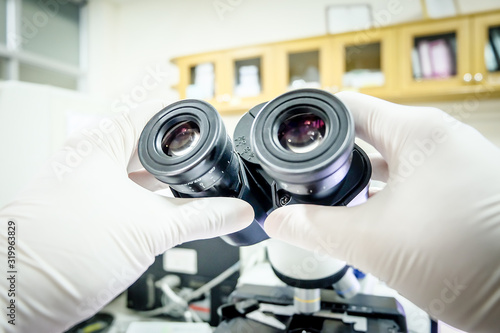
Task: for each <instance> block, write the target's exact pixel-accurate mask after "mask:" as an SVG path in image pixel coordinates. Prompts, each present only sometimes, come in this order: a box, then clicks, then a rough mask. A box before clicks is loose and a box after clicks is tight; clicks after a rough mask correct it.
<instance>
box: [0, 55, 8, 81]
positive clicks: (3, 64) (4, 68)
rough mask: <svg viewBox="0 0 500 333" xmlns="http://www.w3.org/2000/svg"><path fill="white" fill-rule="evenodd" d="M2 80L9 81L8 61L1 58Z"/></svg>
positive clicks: (0, 70)
mask: <svg viewBox="0 0 500 333" xmlns="http://www.w3.org/2000/svg"><path fill="white" fill-rule="evenodd" d="M0 80H7V59H5V58H1V57H0Z"/></svg>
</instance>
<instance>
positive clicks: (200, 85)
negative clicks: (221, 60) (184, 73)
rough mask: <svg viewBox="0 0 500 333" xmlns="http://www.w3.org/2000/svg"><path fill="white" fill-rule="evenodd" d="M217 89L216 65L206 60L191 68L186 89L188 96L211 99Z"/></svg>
mask: <svg viewBox="0 0 500 333" xmlns="http://www.w3.org/2000/svg"><path fill="white" fill-rule="evenodd" d="M214 91H215V66H214V64H213V63H211V62H205V63H202V64H198V65H196V66H192V67H191V68H190V69H189V85H188V87H187V89H186V97H187V98H196V99H210V98H213V97H214Z"/></svg>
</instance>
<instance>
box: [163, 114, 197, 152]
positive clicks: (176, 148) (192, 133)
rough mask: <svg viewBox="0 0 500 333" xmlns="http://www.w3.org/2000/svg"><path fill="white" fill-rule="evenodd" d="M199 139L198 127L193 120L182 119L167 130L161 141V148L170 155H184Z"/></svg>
mask: <svg viewBox="0 0 500 333" xmlns="http://www.w3.org/2000/svg"><path fill="white" fill-rule="evenodd" d="M199 140H200V128H199V127H198V124H196V123H195V122H194V121H189V120H188V121H183V122H180V123H178V124H177V125H174V126H173V127H172V128H170V129H169V130H167V133H166V134H165V136H164V137H163V140H162V141H161V149H162V150H163V152H164V153H165V154H167V155H168V156H170V157H173V156H184V155H186V154H187V153H189V152H190V151H191V150H193V148H194V147H195V146H196V144H197V143H198V141H199Z"/></svg>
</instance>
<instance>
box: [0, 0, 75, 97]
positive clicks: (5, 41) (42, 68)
mask: <svg viewBox="0 0 500 333" xmlns="http://www.w3.org/2000/svg"><path fill="white" fill-rule="evenodd" d="M83 11H84V1H82V0H72V1H68V0H0V22H2V23H1V24H2V25H1V26H0V79H9V80H20V81H26V82H35V83H41V84H49V85H53V86H57V87H62V88H67V89H74V90H78V89H82V88H83V87H82V82H83V79H84V74H85V72H84V70H83V66H82V61H81V59H80V55H81V53H82V52H81V51H82V48H83V46H84V45H82V44H83V41H82V38H81V31H82V30H83V29H82V25H84V24H85V22H83V20H82V17H84V15H83Z"/></svg>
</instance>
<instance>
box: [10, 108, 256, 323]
mask: <svg viewBox="0 0 500 333" xmlns="http://www.w3.org/2000/svg"><path fill="white" fill-rule="evenodd" d="M161 108H162V106H161V104H160V103H155V104H153V105H152V104H149V105H145V106H142V109H139V110H136V111H134V112H131V113H130V114H123V115H120V116H118V117H116V118H113V119H107V120H103V121H101V122H100V123H99V126H98V127H96V128H94V129H93V130H84V131H82V132H81V133H79V134H78V135H76V136H73V137H72V138H71V139H70V140H69V141H68V142H67V144H66V146H65V148H64V149H62V150H61V151H59V152H58V153H57V154H56V156H55V157H54V158H53V159H52V160H51V161H50V162H49V163H48V165H47V166H46V167H45V169H44V170H43V171H42V172H41V174H40V175H39V176H38V178H36V180H35V181H34V182H32V184H31V185H30V186H29V188H27V189H26V190H25V191H24V192H23V193H22V194H21V195H20V196H19V197H18V198H17V199H16V200H15V201H13V202H12V203H10V204H9V205H7V206H5V207H4V208H3V209H2V210H1V211H0V224H1V230H0V240H1V246H0V253H1V255H0V256H1V258H2V259H1V260H2V262H3V264H2V267H5V266H4V264H5V263H6V262H7V253H6V252H7V246H8V244H7V241H12V239H8V238H7V229H8V224H9V221H12V223H11V225H14V226H15V233H16V238H15V261H14V266H13V267H12V268H9V269H8V270H14V271H17V274H15V281H14V283H13V285H14V286H15V288H14V289H15V297H10V296H8V289H9V288H11V281H8V280H6V278H5V276H3V277H2V279H0V281H1V282H0V303H1V304H2V308H3V310H2V319H1V320H0V323H1V324H0V330H1V328H2V327H3V328H5V329H6V330H7V331H12V332H60V331H62V330H64V329H67V328H69V327H70V326H72V325H74V324H75V323H77V322H79V321H81V320H83V319H85V318H87V317H89V316H91V315H92V314H93V313H95V312H96V311H97V310H99V309H100V308H101V307H103V306H104V305H105V304H106V303H108V302H109V301H110V300H112V299H113V298H114V297H115V296H116V295H118V294H119V293H121V292H122V291H123V290H125V289H126V288H127V287H128V286H129V285H130V284H132V283H133V282H134V281H135V280H137V279H138V278H139V276H140V275H141V274H142V273H143V272H144V271H145V270H146V269H147V268H148V266H150V265H151V264H152V263H153V261H154V257H155V256H156V255H159V254H161V253H163V252H164V251H166V250H167V249H169V248H171V247H173V246H175V245H177V244H179V243H183V242H186V241H191V240H195V239H203V238H211V237H216V236H219V235H223V234H228V233H231V232H235V231H237V230H240V229H242V228H244V227H246V226H247V225H248V224H249V223H250V222H251V221H252V220H253V210H252V208H251V207H250V205H248V204H247V203H245V202H243V201H240V200H237V199H231V198H210V199H198V200H194V199H193V200H192V199H174V198H167V197H164V196H160V195H158V194H155V193H153V192H151V191H149V190H147V189H145V188H143V187H141V186H139V185H138V183H139V184H141V185H144V186H145V187H147V188H149V189H153V188H161V187H165V185H163V184H162V183H160V182H159V181H156V180H155V179H154V178H153V177H152V176H150V175H149V174H148V173H147V172H145V171H141V170H140V169H142V167H141V165H140V162H139V160H138V158H137V153H136V146H137V141H138V139H139V136H140V134H141V131H142V129H143V127H144V126H145V124H146V122H147V121H148V120H149V119H150V118H151V117H152V116H153V115H154V114H155V113H156V112H158V111H160V110H161ZM33 147H34V149H36V138H33ZM130 178H132V179H134V180H135V182H134V181H132V180H131V179H130ZM11 230H13V229H11ZM11 254H12V253H11ZM4 274H5V270H4ZM10 299H14V301H15V326H13V325H11V324H9V323H7V320H11V318H9V316H6V315H5V313H6V312H7V313H9V311H10V310H9V309H6V305H8V304H10V303H9V302H10Z"/></svg>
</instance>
